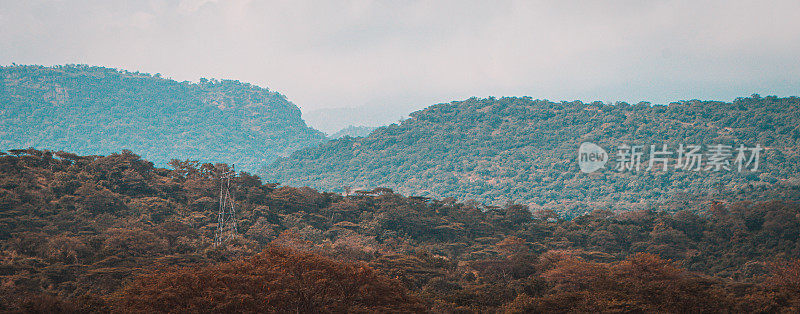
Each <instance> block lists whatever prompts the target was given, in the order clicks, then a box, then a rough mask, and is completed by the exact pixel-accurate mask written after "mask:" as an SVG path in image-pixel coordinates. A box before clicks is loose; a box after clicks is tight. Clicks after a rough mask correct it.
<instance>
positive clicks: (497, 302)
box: [0, 149, 800, 313]
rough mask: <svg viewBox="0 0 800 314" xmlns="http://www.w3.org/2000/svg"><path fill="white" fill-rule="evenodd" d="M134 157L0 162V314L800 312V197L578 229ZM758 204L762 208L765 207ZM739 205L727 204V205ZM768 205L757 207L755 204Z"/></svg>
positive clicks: (469, 205)
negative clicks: (222, 213) (231, 216)
mask: <svg viewBox="0 0 800 314" xmlns="http://www.w3.org/2000/svg"><path fill="white" fill-rule="evenodd" d="M171 165H172V169H164V168H158V167H154V165H153V163H152V162H149V161H147V160H143V159H141V158H140V157H139V156H137V155H136V154H134V153H132V152H130V151H123V152H121V153H115V154H111V155H108V156H79V155H76V154H72V153H67V152H55V153H54V152H51V151H40V150H34V149H26V150H12V151H9V152H7V153H6V152H0V282H2V283H3V284H2V285H0V296H2V298H0V312H13V313H20V312H25V313H28V312H32V313H59V312H61V313H76V312H79V313H86V312H122V313H128V312H148V313H152V312H225V313H229V312H295V311H300V312H313V313H317V312H321V313H329V312H421V311H422V310H428V311H430V312H436V313H454V312H463V313H478V312H480V313H485V312H490V313H493V312H501V311H502V312H505V311H507V312H537V313H538V312H548V313H549V312H619V311H621V309H624V310H625V311H627V312H637V313H639V312H659V313H662V312H668V313H676V312H681V313H683V312H691V313H693V312H704V311H709V309H715V310H718V311H720V312H733V313H748V312H768V313H773V312H786V313H793V312H797V310H798V308H800V277H799V276H797V273H798V272H800V202H798V199H800V188H798V187H786V186H781V185H779V186H776V187H775V190H776V191H774V192H776V193H779V194H780V195H777V194H776V195H775V196H774V197H771V198H770V199H768V200H766V201H750V202H736V201H735V196H731V195H729V196H726V197H725V198H722V199H719V200H718V201H717V202H715V203H712V204H702V205H701V207H702V211H701V212H700V213H699V214H698V213H693V212H691V211H688V210H680V211H678V212H676V213H669V212H666V211H664V210H662V209H660V208H652V209H650V210H631V211H627V212H621V213H613V212H609V211H605V210H596V211H593V212H592V213H590V214H586V215H581V216H579V217H577V218H575V219H571V220H569V219H563V218H560V217H558V216H557V215H555V214H554V213H553V212H551V211H536V212H531V211H530V210H529V209H528V208H526V207H525V206H522V205H519V204H508V205H507V206H503V207H492V206H484V205H482V204H478V203H475V202H463V203H462V202H455V201H454V200H452V199H444V200H437V199H426V198H421V197H406V196H403V195H400V194H397V193H394V192H393V191H392V190H390V189H385V188H383V189H375V190H372V191H361V192H359V193H356V194H354V195H351V196H342V195H339V194H334V193H324V192H319V191H316V190H314V189H311V188H308V187H301V188H296V187H288V186H277V185H276V184H274V183H263V182H262V181H261V179H260V178H259V177H257V176H253V175H251V174H248V173H246V172H240V173H238V175H237V176H235V177H233V178H232V179H231V181H230V186H231V189H230V191H231V193H232V199H231V200H232V201H233V202H234V203H235V204H236V206H235V207H236V215H235V217H236V219H237V225H238V229H237V232H236V233H234V234H232V235H231V236H230V237H229V238H227V239H226V240H225V241H223V242H221V243H220V244H219V245H217V244H215V243H216V242H215V232H216V230H217V228H218V226H217V221H218V215H217V214H218V210H219V203H218V200H219V193H220V183H221V182H222V175H223V174H225V173H229V171H230V170H231V167H230V166H228V165H225V164H216V165H212V164H198V163H196V162H173V163H172V164H171ZM754 194H755V193H753V196H754ZM728 198H730V199H728ZM753 198H754V199H755V197H753Z"/></svg>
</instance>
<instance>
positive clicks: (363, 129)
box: [328, 125, 378, 139]
mask: <svg viewBox="0 0 800 314" xmlns="http://www.w3.org/2000/svg"><path fill="white" fill-rule="evenodd" d="M377 128H378V127H374V126H363V125H361V126H354V125H350V126H348V127H346V128H344V129H341V130H339V131H337V132H336V133H333V134H331V135H329V136H328V138H330V139H338V138H342V137H345V136H349V137H365V136H367V135H369V134H370V133H372V131H375V129H377Z"/></svg>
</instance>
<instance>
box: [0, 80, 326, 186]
mask: <svg viewBox="0 0 800 314" xmlns="http://www.w3.org/2000/svg"><path fill="white" fill-rule="evenodd" d="M0 107H2V109H0V149H16V148H28V147H35V148H41V149H53V150H67V151H71V152H76V153H80V154H108V153H111V152H118V151H120V150H121V149H131V150H135V151H137V152H139V153H141V154H142V155H143V156H145V157H146V158H148V159H149V160H151V161H153V162H156V163H157V164H160V165H165V164H166V163H167V162H169V161H170V159H172V158H177V159H186V158H199V159H200V160H202V161H213V162H225V163H229V164H236V166H237V167H240V168H241V169H245V170H248V169H249V170H255V169H259V168H260V167H262V166H263V165H265V164H268V163H270V162H271V161H272V160H274V159H275V158H276V157H278V156H286V155H288V154H289V153H291V152H292V151H295V150H297V149H300V148H303V147H306V146H311V145H316V144H318V143H321V142H323V141H325V136H324V134H323V133H322V132H319V131H317V130H314V129H312V128H310V127H308V126H306V124H305V122H304V121H303V120H302V119H301V117H300V110H299V109H298V108H297V106H295V105H294V104H292V103H291V102H289V101H288V100H286V97H285V96H283V95H281V94H279V93H276V92H273V91H270V90H268V89H266V88H261V87H258V86H254V85H250V84H246V83H241V82H239V81H230V80H222V81H218V80H206V79H202V80H201V81H200V82H199V83H189V82H176V81H173V80H169V79H164V78H161V77H160V75H155V76H153V75H149V74H143V73H138V72H136V73H132V72H128V71H123V70H116V69H109V68H102V67H90V66H85V65H68V66H54V67H43V66H9V67H1V68H0Z"/></svg>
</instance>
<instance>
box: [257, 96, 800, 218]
mask: <svg viewBox="0 0 800 314" xmlns="http://www.w3.org/2000/svg"><path fill="white" fill-rule="evenodd" d="M582 142H593V143H596V144H598V145H600V146H601V147H603V148H605V149H606V150H607V151H608V154H609V155H610V157H611V161H610V162H609V164H608V165H607V166H606V167H605V168H603V169H601V170H600V171H597V172H595V173H591V174H584V173H581V172H580V171H579V169H578V163H577V152H578V147H579V146H580V145H581V143H582ZM720 144H721V145H726V146H728V147H731V148H734V149H733V154H734V156H731V160H730V162H731V163H732V162H733V158H734V157H736V156H735V153H736V151H735V148H738V147H740V146H741V145H744V146H746V147H756V145H759V146H760V147H762V148H763V151H762V152H761V154H760V156H759V159H760V164H759V167H758V169H756V170H755V171H753V170H752V169H745V170H744V171H738V169H735V168H734V169H732V170H722V171H714V170H707V169H702V171H681V170H674V169H672V168H671V169H670V170H669V171H658V170H652V171H645V170H644V169H641V171H617V170H616V169H614V166H613V165H614V164H613V163H612V162H614V161H615V160H617V159H616V158H617V153H618V152H619V150H618V148H620V147H623V145H629V146H635V145H641V146H642V147H643V150H644V156H643V159H644V162H645V165H644V167H647V164H646V162H647V158H648V154H649V152H648V151H647V149H648V148H649V147H650V145H655V146H656V147H662V145H667V146H668V148H669V150H671V151H672V153H675V151H676V150H677V148H678V147H679V146H680V145H687V146H688V145H699V146H701V147H703V148H705V150H704V151H703V153H708V152H709V149H710V148H712V147H714V146H715V145H720ZM708 157H709V156H707V155H704V156H703V158H708ZM704 160H707V159H704ZM673 166H674V159H673V163H670V164H669V167H673ZM644 167H643V168H644ZM261 173H262V174H263V175H262V176H263V177H264V178H265V179H266V180H268V181H274V182H281V183H283V184H286V185H292V186H310V187H312V188H317V189H321V190H324V191H342V190H343V187H346V186H350V187H352V188H354V189H371V188H374V187H378V186H382V187H388V188H392V189H394V190H395V191H398V192H401V193H404V194H411V195H420V196H427V197H435V198H443V197H455V198H457V199H459V200H469V199H474V200H476V201H478V202H481V203H488V204H493V205H503V204H505V203H506V202H509V201H512V202H518V203H523V204H526V205H528V206H530V207H531V208H533V209H550V210H556V211H559V212H561V213H566V214H569V215H575V214H580V213H586V212H589V211H591V210H594V209H598V208H602V209H607V210H616V209H631V208H634V209H648V208H650V207H653V206H660V205H664V204H673V206H674V207H681V206H686V205H687V204H700V203H702V202H703V201H709V200H711V199H713V198H714V197H718V196H717V194H726V195H728V196H731V197H733V196H735V195H741V196H746V197H747V198H748V199H753V197H755V196H754V195H753V193H752V191H753V190H771V189H773V187H774V186H775V185H777V184H783V185H797V184H800V176H798V174H799V173H800V98H797V97H789V98H778V97H774V96H768V97H761V96H759V95H753V96H752V97H747V98H739V99H737V100H735V101H733V102H730V103H729V102H719V101H699V100H691V101H680V102H675V103H671V104H669V105H652V104H650V103H639V104H636V105H630V104H627V103H616V104H604V103H602V102H594V103H582V102H580V101H574V102H551V101H546V100H535V99H532V98H530V97H522V98H514V97H511V98H485V99H479V98H471V99H468V100H465V101H456V102H452V103H443V104H438V105H434V106H431V107H429V108H427V109H424V110H421V111H417V112H414V113H412V114H411V118H410V119H408V120H405V121H403V122H402V123H400V124H393V125H390V126H386V127H382V128H379V129H377V130H375V131H373V132H372V133H371V134H370V135H369V136H367V137H365V138H351V137H344V138H341V139H338V140H335V141H331V142H327V143H324V144H323V145H321V146H317V147H309V148H306V149H303V150H300V151H297V152H295V153H293V154H292V155H291V156H290V157H287V158H280V159H278V160H277V161H276V162H275V163H274V164H272V165H271V166H269V167H267V168H265V169H264V170H263V171H261ZM696 209H699V208H696Z"/></svg>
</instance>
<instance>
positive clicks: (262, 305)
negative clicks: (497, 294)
mask: <svg viewBox="0 0 800 314" xmlns="http://www.w3.org/2000/svg"><path fill="white" fill-rule="evenodd" d="M110 301H111V304H113V310H114V311H116V312H226V313H233V312H306V313H308V312H367V311H382V312H387V311H391V312H412V311H414V312H418V311H422V310H423V309H424V307H423V304H422V303H421V302H420V301H419V300H417V299H415V298H413V297H411V296H409V295H408V292H407V291H406V290H404V289H403V288H402V287H401V286H400V285H399V283H398V282H396V281H393V280H389V279H387V278H386V277H383V276H381V275H379V274H378V273H377V272H375V271H374V270H372V269H371V268H369V267H367V266H364V265H360V264H344V263H340V262H336V261H334V260H331V259H328V258H325V257H321V256H319V255H314V254H310V253H299V252H295V251H290V250H288V249H286V248H281V247H270V248H269V249H267V250H266V251H264V252H262V253H259V254H257V255H256V256H254V257H252V258H248V259H246V260H243V261H237V262H228V263H223V264H219V265H216V266H210V267H204V268H199V269H198V268H180V269H172V270H167V271H163V272H156V273H153V274H149V275H143V276H140V277H139V278H137V279H136V280H135V281H133V282H132V283H130V284H129V285H127V286H126V287H124V288H123V289H122V290H121V291H120V292H119V293H117V294H115V295H114V296H113V297H112V298H111V300H110Z"/></svg>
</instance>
